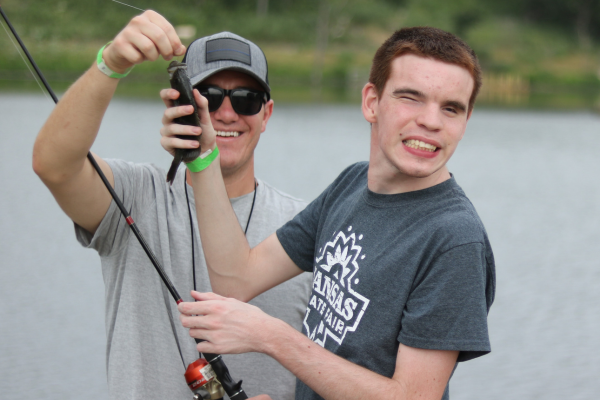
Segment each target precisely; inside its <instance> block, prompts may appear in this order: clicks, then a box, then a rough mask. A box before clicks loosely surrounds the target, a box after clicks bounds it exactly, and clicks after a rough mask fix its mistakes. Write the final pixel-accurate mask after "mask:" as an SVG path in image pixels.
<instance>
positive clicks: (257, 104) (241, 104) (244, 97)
mask: <svg viewBox="0 0 600 400" xmlns="http://www.w3.org/2000/svg"><path fill="white" fill-rule="evenodd" d="M229 98H230V99H231V106H232V107H233V109H234V110H235V112H236V113H238V114H240V115H254V114H256V113H258V112H259V111H260V109H261V107H262V103H263V98H264V93H262V92H258V91H254V90H248V89H234V90H232V93H231V94H230V97H229Z"/></svg>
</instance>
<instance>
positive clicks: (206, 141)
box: [194, 89, 217, 149]
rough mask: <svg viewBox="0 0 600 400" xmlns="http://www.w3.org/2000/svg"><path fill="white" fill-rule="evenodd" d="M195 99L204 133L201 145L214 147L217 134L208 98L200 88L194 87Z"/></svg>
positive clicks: (209, 147)
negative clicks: (211, 118)
mask: <svg viewBox="0 0 600 400" xmlns="http://www.w3.org/2000/svg"><path fill="white" fill-rule="evenodd" d="M194 100H196V105H197V106H198V117H199V118H200V128H202V135H200V146H201V147H202V148H203V149H214V148H215V146H216V145H217V144H216V137H217V134H216V133H215V130H214V128H213V126H212V122H211V120H210V112H209V111H208V100H206V98H205V97H203V96H202V95H201V94H200V92H199V91H198V89H194Z"/></svg>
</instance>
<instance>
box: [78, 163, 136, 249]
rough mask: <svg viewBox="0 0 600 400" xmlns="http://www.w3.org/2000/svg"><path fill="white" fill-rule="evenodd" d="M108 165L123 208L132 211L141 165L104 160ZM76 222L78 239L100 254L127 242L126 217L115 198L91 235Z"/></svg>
mask: <svg viewBox="0 0 600 400" xmlns="http://www.w3.org/2000/svg"><path fill="white" fill-rule="evenodd" d="M105 161H106V162H107V163H108V165H109V167H110V168H111V170H112V172H113V176H114V180H115V186H114V189H115V192H116V193H117V195H118V196H119V198H120V199H121V201H122V202H123V205H124V206H125V209H126V210H128V211H129V212H130V213H132V210H133V209H134V208H135V206H136V199H137V197H138V196H137V193H138V192H139V191H140V189H141V180H140V177H141V175H143V170H144V168H141V167H140V166H139V165H136V164H133V163H130V162H125V161H122V160H111V159H108V160H105ZM74 225H75V235H76V237H77V241H78V242H79V243H80V244H81V245H82V246H84V247H86V248H91V249H94V250H96V251H97V252H98V254H99V255H101V256H109V255H111V254H114V253H115V252H117V251H118V250H119V249H120V248H121V247H122V246H123V245H125V244H126V242H127V238H128V237H129V235H130V229H128V227H127V222H126V221H125V217H123V216H122V214H121V211H120V210H119V207H118V206H117V204H116V203H115V201H114V200H112V201H111V203H110V206H109V208H108V210H107V212H106V214H105V215H104V218H102V221H101V222H100V225H99V226H98V229H96V232H95V233H94V234H91V233H90V232H88V231H87V230H85V229H83V228H82V227H80V226H79V225H77V224H74Z"/></svg>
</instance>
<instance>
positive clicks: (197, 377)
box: [184, 358, 215, 391]
mask: <svg viewBox="0 0 600 400" xmlns="http://www.w3.org/2000/svg"><path fill="white" fill-rule="evenodd" d="M184 376H185V381H186V382H187V384H188V386H189V387H190V389H191V390H192V391H194V390H196V389H197V388H199V387H202V386H204V385H206V384H207V383H208V382H210V381H212V380H213V379H215V372H214V371H213V369H212V367H211V365H210V364H209V363H208V361H206V360H205V359H204V358H199V359H197V360H196V361H194V362H193V363H191V364H190V365H188V367H187V370H186V371H185V375H184Z"/></svg>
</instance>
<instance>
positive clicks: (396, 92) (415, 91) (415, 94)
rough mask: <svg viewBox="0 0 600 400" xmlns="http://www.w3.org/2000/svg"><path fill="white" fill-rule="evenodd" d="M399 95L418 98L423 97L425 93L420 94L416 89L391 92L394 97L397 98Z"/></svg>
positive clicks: (401, 89)
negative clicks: (409, 95)
mask: <svg viewBox="0 0 600 400" xmlns="http://www.w3.org/2000/svg"><path fill="white" fill-rule="evenodd" d="M401 94H412V95H413V96H417V97H420V98H424V97H425V93H423V92H420V91H418V90H416V89H410V88H400V89H396V90H394V91H393V92H392V95H394V96H399V95H401Z"/></svg>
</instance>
